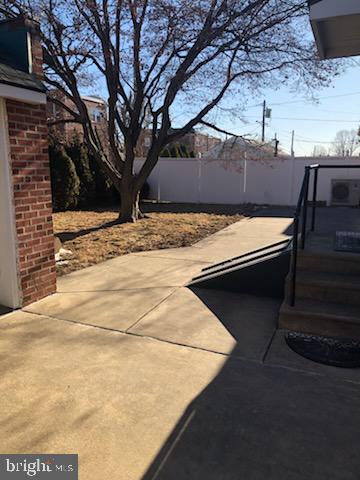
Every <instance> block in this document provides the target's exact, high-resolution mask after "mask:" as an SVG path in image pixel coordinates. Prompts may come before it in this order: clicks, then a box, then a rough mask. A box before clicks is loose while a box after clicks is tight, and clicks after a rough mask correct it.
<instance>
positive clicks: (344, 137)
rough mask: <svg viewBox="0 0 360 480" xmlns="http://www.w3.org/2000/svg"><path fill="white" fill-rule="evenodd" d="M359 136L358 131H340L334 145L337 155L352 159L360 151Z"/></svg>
mask: <svg viewBox="0 0 360 480" xmlns="http://www.w3.org/2000/svg"><path fill="white" fill-rule="evenodd" d="M359 140H360V139H359V136H358V132H357V131H356V130H340V131H339V132H337V134H336V136H335V140H334V144H333V150H334V153H335V155H337V156H339V157H352V156H354V155H355V153H356V152H357V151H358V150H359V146H360V145H359Z"/></svg>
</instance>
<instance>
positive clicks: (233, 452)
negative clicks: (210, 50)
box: [0, 210, 360, 480]
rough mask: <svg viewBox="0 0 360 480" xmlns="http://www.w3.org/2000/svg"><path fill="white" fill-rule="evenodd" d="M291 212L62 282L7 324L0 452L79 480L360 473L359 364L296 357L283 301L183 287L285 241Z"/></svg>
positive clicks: (344, 478)
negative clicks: (54, 460)
mask: <svg viewBox="0 0 360 480" xmlns="http://www.w3.org/2000/svg"><path fill="white" fill-rule="evenodd" d="M289 217H290V215H289V214H288V213H287V211H286V210H279V211H274V212H271V211H270V212H269V210H267V211H265V212H263V213H261V212H259V213H258V214H257V215H256V217H254V218H248V219H246V220H243V221H242V222H239V223H237V224H234V225H232V226H230V227H228V228H226V229H225V230H223V231H221V232H218V233H217V234H215V235H213V236H211V237H209V238H208V239H205V240H203V241H202V242H199V243H198V244H196V245H195V246H193V247H191V248H184V249H174V250H164V251H155V252H147V253H139V254H133V255H127V256H124V257H119V258H116V259H114V260H110V261H108V262H105V263H103V264H100V265H97V266H94V267H91V268H87V269H84V270H82V271H79V272H75V273H72V274H70V275H67V276H65V277H63V278H61V279H60V281H59V289H58V293H57V294H55V295H53V296H52V297H49V298H47V299H45V300H42V301H40V302H37V303H36V304H33V305H31V306H29V307H27V308H26V309H25V310H26V311H19V312H16V313H12V314H8V315H4V316H2V317H1V320H0V328H1V334H0V342H1V363H0V365H1V369H0V373H1V377H0V384H1V392H2V398H1V405H2V408H1V410H0V425H1V436H0V450H1V451H3V452H7V453H11V452H24V453H25V452H26V453H31V452H33V453H39V452H40V453H41V452H51V453H78V454H79V465H80V477H79V478H81V479H86V480H93V479H94V480H95V479H96V480H98V479H101V480H108V479H109V480H113V479H119V480H140V479H143V480H150V479H151V480H152V479H166V480H174V479H176V480H178V479H180V480H182V479H184V480H185V479H187V480H188V479H190V480H192V479H194V480H195V479H196V480H199V479H200V480H202V479H206V480H208V479H210V480H212V479H213V480H219V479H224V480H232V479H234V480H239V479H242V478H244V479H246V480H262V479H274V480H275V479H276V480H279V479H285V480H292V479H299V480H300V479H301V480H303V479H306V480H312V479H314V480H315V479H316V480H322V479H324V480H325V479H329V478H331V479H335V480H336V479H339V480H348V479H349V480H350V479H357V478H359V471H360V459H359V456H358V448H357V444H358V429H359V422H360V375H359V372H358V370H351V371H350V370H349V371H344V370H338V369H332V368H330V367H325V366H320V365H317V364H313V363H312V362H309V361H307V360H305V359H299V357H298V356H297V355H295V354H294V353H292V352H290V351H289V350H288V349H287V347H286V346H285V343H284V340H283V332H280V331H276V322H277V314H278V309H279V302H278V301H277V300H273V299H265V298H259V297H252V296H247V295H236V294H232V293H226V292H217V291H210V290H201V289H196V290H195V289H194V290H189V289H187V288H185V287H184V285H185V284H186V283H187V282H188V281H189V280H190V279H191V278H192V277H193V276H194V275H195V274H197V273H199V271H200V270H201V268H203V267H204V266H205V265H207V264H209V263H212V262H214V261H219V260H222V259H225V258H228V257H231V256H236V255H239V254H241V253H243V252H245V251H248V250H251V249H254V248H257V247H260V246H263V245H267V244H269V243H272V242H276V241H278V240H281V239H282V238H286V236H287V235H288V234H289V225H290V223H291V219H290V218H289Z"/></svg>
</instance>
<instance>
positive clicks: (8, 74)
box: [0, 17, 56, 308]
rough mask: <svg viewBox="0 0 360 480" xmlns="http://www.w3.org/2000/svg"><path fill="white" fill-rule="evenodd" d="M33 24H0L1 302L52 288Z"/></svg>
mask: <svg viewBox="0 0 360 480" xmlns="http://www.w3.org/2000/svg"><path fill="white" fill-rule="evenodd" d="M41 79H42V48H41V45H40V35H39V25H38V24H37V23H35V22H31V21H28V20H25V19H24V18H22V17H19V18H17V19H15V20H8V21H3V22H0V304H1V305H3V306H6V307H10V308H18V307H22V306H25V305H27V304H29V303H32V302H34V301H36V300H39V299H41V298H43V297H45V296H46V295H49V294H51V293H54V292H55V291H56V270H55V260H54V236H53V226H52V203H51V184H50V170H49V159H48V133H47V125H46V91H45V87H44V85H43V84H42V83H41Z"/></svg>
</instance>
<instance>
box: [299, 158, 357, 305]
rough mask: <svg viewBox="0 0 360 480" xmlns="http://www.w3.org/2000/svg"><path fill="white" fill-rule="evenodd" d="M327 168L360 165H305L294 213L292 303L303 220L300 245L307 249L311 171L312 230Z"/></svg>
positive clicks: (313, 229) (355, 166)
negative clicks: (320, 177) (321, 173)
mask: <svg viewBox="0 0 360 480" xmlns="http://www.w3.org/2000/svg"><path fill="white" fill-rule="evenodd" d="M326 168H334V169H337V168H350V169H351V168H360V165H341V164H339V165H327V164H324V165H319V164H315V165H309V166H306V167H305V174H304V178H303V182H302V185H301V190H300V195H299V199H298V202H297V205H296V209H295V213H294V231H293V244H292V261H291V270H290V272H291V293H290V305H291V306H292V307H293V306H294V305H295V297H296V273H297V257H298V249H299V226H300V221H301V220H302V222H301V234H300V246H301V249H302V250H304V249H305V243H306V226H307V209H308V203H309V198H308V197H309V185H310V176H311V172H312V171H314V182H313V195H312V214H311V231H312V232H314V231H315V222H316V199H317V185H318V173H319V170H320V169H326Z"/></svg>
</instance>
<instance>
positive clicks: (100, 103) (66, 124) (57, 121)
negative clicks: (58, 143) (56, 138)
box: [47, 90, 107, 146]
mask: <svg viewBox="0 0 360 480" xmlns="http://www.w3.org/2000/svg"><path fill="white" fill-rule="evenodd" d="M51 98H56V99H57V100H59V101H61V102H62V103H64V104H65V105H66V106H67V107H69V108H70V109H74V105H73V104H72V102H71V100H69V99H68V98H66V97H65V95H64V94H62V93H61V92H59V91H58V90H52V91H51V92H50V93H49V100H48V104H47V114H48V123H49V124H50V125H52V127H51V128H52V129H54V130H55V131H57V132H59V133H60V135H61V137H62V138H63V139H64V140H65V141H66V142H68V143H69V142H71V140H72V139H73V138H74V136H77V137H79V138H80V139H82V137H83V129H82V126H81V124H79V123H74V122H71V121H70V120H71V115H70V113H69V112H67V111H66V110H65V109H64V108H63V107H61V105H59V104H57V103H54V102H52V101H51ZM82 99H83V101H84V103H85V105H86V107H87V109H88V112H89V117H90V119H91V122H92V124H93V126H94V127H95V128H96V130H97V131H98V133H99V135H100V137H101V140H102V141H103V142H104V143H103V144H104V146H105V144H106V143H107V140H106V139H107V133H106V131H107V104H106V102H105V100H103V99H102V98H100V97H96V96H84V97H82Z"/></svg>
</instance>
